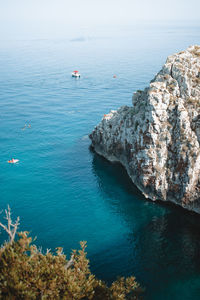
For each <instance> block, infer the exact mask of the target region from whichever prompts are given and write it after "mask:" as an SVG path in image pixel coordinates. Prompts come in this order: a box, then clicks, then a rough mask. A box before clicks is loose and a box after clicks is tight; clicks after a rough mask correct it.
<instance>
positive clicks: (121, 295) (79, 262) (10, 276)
mask: <svg viewBox="0 0 200 300" xmlns="http://www.w3.org/2000/svg"><path fill="white" fill-rule="evenodd" d="M8 211H9V210H8ZM7 216H8V214H7ZM8 219H9V218H7V220H8ZM18 224H19V220H18ZM14 225H15V224H14ZM14 225H12V221H11V219H10V221H8V226H5V225H3V226H4V227H5V228H4V229H5V230H6V229H7V230H6V231H7V232H8V230H11V227H12V226H13V228H14ZM0 226H1V227H2V223H0ZM15 232H16V230H15ZM9 236H10V241H9V242H7V243H6V244H5V245H4V246H2V248H1V249H0V298H1V299H53V300H56V299H67V300H68V299H69V300H72V299H73V300H78V299H97V300H98V299H99V300H104V299H105V300H106V299H116V300H117V299H139V297H140V296H139V295H140V294H141V288H140V287H139V284H138V283H137V282H136V280H135V278H134V277H129V278H127V279H125V278H120V279H118V280H117V281H115V282H113V284H112V285H111V287H108V286H107V285H106V284H105V283H104V282H102V281H101V280H98V279H97V278H96V277H95V276H94V275H92V274H91V272H90V270H89V261H88V259H87V258H86V252H85V248H86V243H85V242H81V250H79V251H75V250H74V251H73V252H72V255H71V258H70V260H66V256H65V255H64V254H63V252H62V248H57V252H56V254H55V255H53V254H52V253H50V252H49V251H47V252H46V253H45V254H43V253H42V252H41V251H40V250H39V249H38V248H37V246H35V245H32V244H31V242H32V238H31V237H29V236H28V233H27V232H21V233H19V234H18V236H19V238H18V240H17V241H14V238H13V236H12V240H11V235H9Z"/></svg>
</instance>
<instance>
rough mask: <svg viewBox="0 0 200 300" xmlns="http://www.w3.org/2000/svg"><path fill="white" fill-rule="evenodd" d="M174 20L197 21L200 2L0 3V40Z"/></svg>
mask: <svg viewBox="0 0 200 300" xmlns="http://www.w3.org/2000/svg"><path fill="white" fill-rule="evenodd" d="M174 20H177V21H181V20H182V21H183V20H184V21H186V22H188V21H194V20H197V21H198V20H200V0H165V1H163V0H74V1H72V0H0V22H1V26H0V36H1V37H2V36H4V37H9V36H10V37H12V36H15V35H16V36H20V35H25V36H26V35H33V36H37V35H45V34H47V35H49V34H52V35H62V34H66V35H67V34H70V33H72V32H78V31H79V30H80V31H82V30H84V29H85V30H89V29H90V28H91V29H92V28H95V27H100V26H116V25H117V26H118V25H132V24H135V23H139V22H141V23H142V22H144V21H145V22H147V21H154V22H160V21H174Z"/></svg>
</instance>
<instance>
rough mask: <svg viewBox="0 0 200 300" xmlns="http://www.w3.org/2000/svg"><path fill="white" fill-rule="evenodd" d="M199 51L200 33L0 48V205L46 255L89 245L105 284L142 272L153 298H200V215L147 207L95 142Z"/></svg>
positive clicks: (106, 36) (120, 33) (176, 29)
mask: <svg viewBox="0 0 200 300" xmlns="http://www.w3.org/2000/svg"><path fill="white" fill-rule="evenodd" d="M191 44H200V26H192V25H190V26H188V27H184V26H182V25H177V26H163V25H162V26H158V27H156V26H143V27H135V28H124V29H120V30H118V29H115V30H114V31H113V32H112V31H110V33H109V30H108V31H107V32H106V31H102V32H98V35H97V36H95V35H94V36H89V37H88V36H86V37H85V36H83V37H81V36H80V37H79V36H78V37H75V38H74V39H72V40H70V39H68V38H63V39H61V38H60V39H32V40H31V39H15V40H14V39H13V40H9V39H7V40H1V42H0V170H1V171H0V209H4V208H6V206H7V204H9V205H10V206H11V208H12V211H13V218H15V217H16V216H18V215H19V216H20V217H21V226H20V230H28V231H30V232H31V235H32V236H33V237H34V236H37V241H36V243H37V244H38V245H40V246H42V247H43V249H46V248H51V249H54V248H55V247H57V246H63V247H64V251H65V253H67V254H68V255H69V254H70V251H71V249H74V248H78V247H79V241H81V240H86V241H87V242H88V248H87V249H88V257H89V259H90V262H91V270H92V271H93V272H94V273H95V274H96V275H97V276H98V277H99V278H101V279H103V280H106V281H107V282H108V283H110V282H111V281H112V280H115V279H116V277H117V276H118V275H120V276H128V275H131V274H134V275H135V276H136V278H137V280H138V281H139V282H140V283H141V285H142V286H144V287H145V288H146V293H145V297H146V299H152V300H155V299H158V300H161V299H164V300H166V299H174V300H176V299H177V300H178V299H193V300H195V299H199V296H200V217H199V216H197V215H193V214H190V213H187V212H185V211H184V210H182V209H179V208H177V207H175V206H173V205H172V206H166V205H163V204H158V203H152V202H150V201H147V200H145V199H144V197H143V196H142V195H141V193H140V192H139V191H138V190H137V188H136V187H135V186H134V185H133V184H132V183H131V182H130V180H129V178H128V176H127V174H126V172H125V171H124V169H123V168H122V167H121V166H119V165H117V164H111V163H109V162H108V161H106V160H104V159H103V158H102V157H99V156H98V155H96V154H95V153H93V152H91V151H90V149H89V146H90V141H89V139H88V134H89V133H90V132H91V131H92V129H93V128H94V126H95V125H96V124H97V123H98V122H100V120H101V118H102V116H103V114H105V113H108V112H109V110H110V109H117V108H118V107H120V106H121V105H131V97H132V93H133V92H134V91H136V90H137V89H143V88H144V87H145V86H146V85H147V84H148V83H149V81H150V80H151V79H152V78H153V77H154V75H155V73H156V72H158V71H159V69H160V68H161V66H162V64H163V63H164V62H165V60H166V57H167V56H168V55H169V54H173V53H174V52H177V51H181V50H183V49H185V48H187V47H188V46H189V45H191ZM76 69H78V70H79V71H80V73H81V75H82V76H81V78H80V79H78V80H77V79H75V78H72V77H71V72H72V71H73V70H76ZM114 74H116V75H117V78H113V75H114ZM28 124H30V125H31V127H30V128H29V127H28V126H25V125H28ZM12 157H14V158H17V159H19V160H20V162H19V164H16V165H10V164H8V163H7V160H8V159H10V158H12ZM0 238H1V241H2V240H3V239H4V238H5V235H4V234H3V233H2V234H1V236H0Z"/></svg>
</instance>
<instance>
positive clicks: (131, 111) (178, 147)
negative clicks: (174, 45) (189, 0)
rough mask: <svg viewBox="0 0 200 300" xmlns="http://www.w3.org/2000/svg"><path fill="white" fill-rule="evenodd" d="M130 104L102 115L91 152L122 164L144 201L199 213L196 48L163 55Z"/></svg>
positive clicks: (199, 54) (199, 64) (199, 61)
mask: <svg viewBox="0 0 200 300" xmlns="http://www.w3.org/2000/svg"><path fill="white" fill-rule="evenodd" d="M132 102H133V106H132V107H128V106H123V107H121V108H120V109H119V110H117V111H111V112H110V113H109V114H107V115H104V117H103V119H102V120H101V122H100V124H99V125H98V126H96V127H95V129H94V130H93V132H92V133H91V135H90V138H91V140H92V146H93V147H94V150H95V151H96V152H97V153H99V154H101V155H103V156H104V157H105V158H107V159H108V160H110V161H118V162H120V163H121V164H123V165H124V167H125V168H126V170H127V172H128V174H129V176H130V177H131V179H132V181H133V182H134V183H135V184H136V186H137V187H138V188H139V189H140V190H141V191H142V192H143V194H144V195H145V196H146V197H148V198H150V199H152V200H163V201H172V202H175V203H176V204H178V205H181V206H182V207H185V208H187V209H189V210H193V211H196V212H198V213H200V149H199V143H200V47H199V46H191V47H189V48H188V49H187V50H185V51H183V52H180V53H177V54H174V55H172V56H169V57H168V58H167V61H166V63H165V65H164V66H163V67H162V69H161V71H160V72H159V73H158V74H157V75H156V76H155V78H154V79H153V80H152V81H151V83H150V85H149V87H147V88H145V89H144V91H137V92H136V93H134V95H133V99H132Z"/></svg>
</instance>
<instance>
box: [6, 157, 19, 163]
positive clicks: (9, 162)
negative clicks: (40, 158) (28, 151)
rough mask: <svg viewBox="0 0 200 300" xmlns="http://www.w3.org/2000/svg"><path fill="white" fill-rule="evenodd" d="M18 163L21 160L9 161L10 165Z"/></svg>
mask: <svg viewBox="0 0 200 300" xmlns="http://www.w3.org/2000/svg"><path fill="white" fill-rule="evenodd" d="M18 161H19V159H14V158H12V159H10V160H8V163H9V164H16V163H17V162H18Z"/></svg>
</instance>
